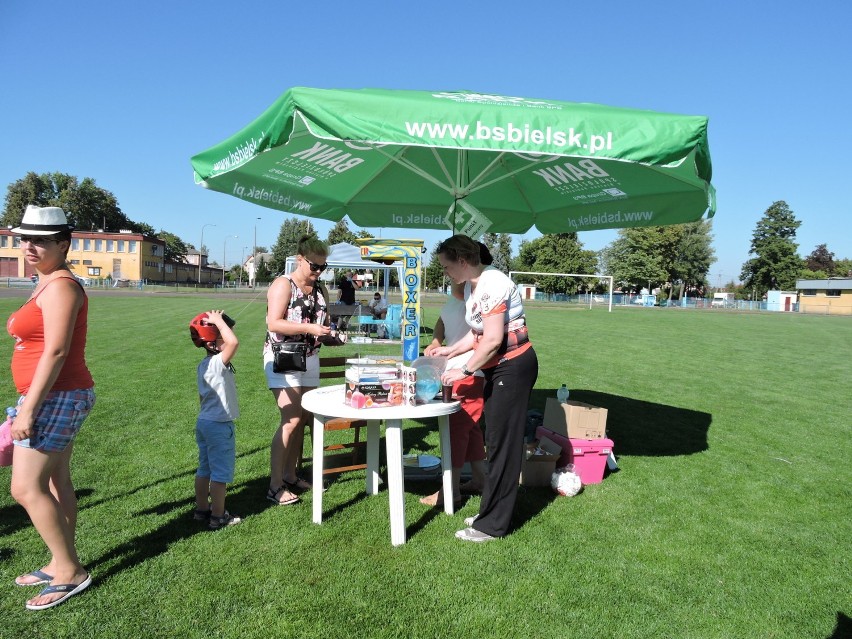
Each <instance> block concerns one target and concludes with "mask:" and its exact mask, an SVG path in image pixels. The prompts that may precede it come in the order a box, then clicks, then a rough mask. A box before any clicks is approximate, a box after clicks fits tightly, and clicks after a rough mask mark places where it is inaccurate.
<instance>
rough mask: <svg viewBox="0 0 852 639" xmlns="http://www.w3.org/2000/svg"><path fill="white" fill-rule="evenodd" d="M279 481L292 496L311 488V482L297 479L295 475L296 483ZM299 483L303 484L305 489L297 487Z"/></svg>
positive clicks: (284, 480) (300, 478)
mask: <svg viewBox="0 0 852 639" xmlns="http://www.w3.org/2000/svg"><path fill="white" fill-rule="evenodd" d="M281 481H282V482H284V487H285V488H286V489H287V490H289V491H290V492H291V493H293V494H294V495H299V494H301V493H304V492H307V491H309V490H310V489H311V488H313V486H312V485H311V482H309V481H308V480H306V479H303V478H302V477H299V476H298V475H296V481H287V480H286V479H282V480H281ZM299 482H303V483H304V484H305V485H306V486H307V488H306V487H305V486H299Z"/></svg>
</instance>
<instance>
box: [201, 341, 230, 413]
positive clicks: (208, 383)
mask: <svg viewBox="0 0 852 639" xmlns="http://www.w3.org/2000/svg"><path fill="white" fill-rule="evenodd" d="M196 377H197V381H198V395H199V398H200V399H201V411H200V412H199V413H198V417H199V418H200V419H207V420H209V421H212V422H230V421H233V420H235V419H236V418H237V417H239V416H240V407H239V404H238V402H237V384H236V381H235V380H234V371H233V369H232V368H231V367H230V366H225V364H224V363H223V362H222V354H221V353H216V354H215V355H211V356H209V357H205V358H204V359H203V360H201V362H200V363H199V364H198V371H197V376H196Z"/></svg>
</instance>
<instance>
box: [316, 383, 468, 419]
mask: <svg viewBox="0 0 852 639" xmlns="http://www.w3.org/2000/svg"><path fill="white" fill-rule="evenodd" d="M344 387H345V385H344V384H337V385H335V386H323V387H322V388H315V389H314V390H312V391H308V392H307V393H305V394H304V395H302V408H304V409H305V410H308V411H310V412H312V413H316V414H317V415H324V416H325V417H343V418H347V419H378V420H388V419H420V418H421V417H440V416H441V415H450V414H452V413H455V412H457V411H458V410H459V409H460V408H461V404H460V403H459V402H458V401H457V400H456V401H453V402H442V401H441V400H440V399H433V400H432V401H431V402H428V403H426V404H418V405H417V406H380V407H374V408H352V407H351V406H347V405H346V404H344V403H343V401H344Z"/></svg>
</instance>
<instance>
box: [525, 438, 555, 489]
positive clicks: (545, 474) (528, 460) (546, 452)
mask: <svg viewBox="0 0 852 639" xmlns="http://www.w3.org/2000/svg"><path fill="white" fill-rule="evenodd" d="M536 449H538V451H539V452H540V453H542V454H538V455H536V454H533V453H534V452H535V451H536ZM561 454H562V448H561V447H560V446H559V444H557V443H556V442H554V441H553V440H551V439H548V438H547V437H542V438H541V439H540V440H539V442H538V445H535V444H530V445H529V446H528V447H527V451H526V454H525V455H524V461H523V463H522V464H521V477H520V484H521V486H550V478H551V476H552V475H553V471H554V470H556V460H557V459H559V456H560V455H561Z"/></svg>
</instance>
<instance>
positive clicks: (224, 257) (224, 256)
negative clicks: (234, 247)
mask: <svg viewBox="0 0 852 639" xmlns="http://www.w3.org/2000/svg"><path fill="white" fill-rule="evenodd" d="M231 237H233V238H239V237H240V236H239V235H232V236H231ZM227 250H228V236H227V235H226V236H225V242H224V244H223V245H222V288H225V265H226V264H227V262H228V260H227V255H228V253H227Z"/></svg>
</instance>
